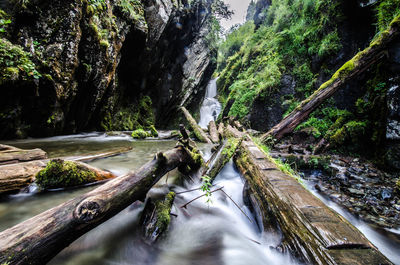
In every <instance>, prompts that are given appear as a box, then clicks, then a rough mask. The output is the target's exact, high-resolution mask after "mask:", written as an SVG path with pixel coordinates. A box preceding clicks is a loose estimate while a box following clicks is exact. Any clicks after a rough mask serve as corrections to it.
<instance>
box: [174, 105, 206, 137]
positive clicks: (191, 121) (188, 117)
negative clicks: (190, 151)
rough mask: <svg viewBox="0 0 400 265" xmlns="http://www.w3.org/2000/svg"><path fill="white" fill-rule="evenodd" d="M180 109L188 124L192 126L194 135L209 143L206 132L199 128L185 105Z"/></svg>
mask: <svg viewBox="0 0 400 265" xmlns="http://www.w3.org/2000/svg"><path fill="white" fill-rule="evenodd" d="M181 110H182V112H183V114H184V115H185V117H186V120H187V121H188V122H189V125H190V127H191V128H192V130H193V132H194V135H196V138H197V139H199V141H201V142H203V143H208V144H211V140H210V139H209V138H208V136H207V134H206V133H205V132H204V131H203V130H202V129H201V128H200V126H199V125H197V122H196V120H195V119H194V118H193V117H192V115H190V113H189V111H188V110H187V109H186V108H185V107H182V108H181Z"/></svg>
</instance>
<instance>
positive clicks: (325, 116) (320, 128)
mask: <svg viewBox="0 0 400 265" xmlns="http://www.w3.org/2000/svg"><path fill="white" fill-rule="evenodd" d="M349 115H351V113H350V112H348V111H346V110H339V109H337V108H335V107H321V108H319V109H318V110H316V111H314V112H313V113H312V114H311V115H310V117H309V118H308V119H307V120H306V121H305V122H303V123H302V124H300V125H299V126H297V128H296V130H301V129H304V128H312V129H313V135H314V137H316V138H319V137H321V136H324V135H325V134H326V133H327V132H328V130H329V129H330V128H331V127H332V126H333V125H334V123H335V122H336V121H337V120H338V119H341V118H343V117H346V116H349Z"/></svg>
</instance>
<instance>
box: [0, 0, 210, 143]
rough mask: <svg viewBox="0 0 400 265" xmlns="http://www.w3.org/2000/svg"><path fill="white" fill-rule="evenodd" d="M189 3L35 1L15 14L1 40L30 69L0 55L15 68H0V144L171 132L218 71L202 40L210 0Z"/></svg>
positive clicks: (154, 0) (157, 0)
mask: <svg viewBox="0 0 400 265" xmlns="http://www.w3.org/2000/svg"><path fill="white" fill-rule="evenodd" d="M24 2H25V1H24ZM99 3H100V4H99ZM191 5H195V4H193V3H192V4H189V3H187V1H185V0H180V1H174V0H152V1H127V0H114V1H105V2H102V1H78V0H74V1H72V0H71V1H61V0H56V1H51V2H48V1H43V0H32V1H29V2H28V3H21V4H17V5H14V6H12V7H10V8H9V9H8V10H7V12H8V13H9V15H7V16H8V17H10V19H11V21H12V23H11V24H10V25H9V26H8V28H7V32H6V33H3V34H4V35H2V36H1V40H2V41H4V42H6V41H7V40H6V39H8V40H10V41H11V43H12V45H13V46H12V47H13V49H14V48H15V49H17V48H18V49H21V52H20V53H21V54H23V55H24V56H26V57H27V58H29V59H30V60H31V62H30V61H29V62H27V63H26V61H27V60H25V61H24V62H16V60H15V59H13V57H10V56H9V55H10V54H11V53H12V52H13V51H12V50H11V51H9V50H6V49H4V50H6V51H3V49H2V50H0V57H2V58H4V59H3V61H7V60H8V61H9V63H8V65H9V64H10V63H11V66H13V67H14V68H12V69H9V68H10V67H9V66H8V65H3V63H2V64H1V65H0V68H2V69H5V70H3V71H4V72H5V73H6V74H3V78H2V80H1V82H0V89H1V91H2V97H1V100H0V103H1V104H0V106H1V107H0V125H1V126H0V127H1V129H0V138H13V137H26V136H27V135H29V136H45V135H54V134H61V133H74V132H77V131H83V130H93V129H95V130H102V129H106V130H107V129H114V130H118V129H119V130H122V129H125V130H128V129H130V130H133V129H135V127H136V126H138V125H146V126H147V125H148V124H151V123H154V122H157V123H158V124H159V125H167V124H168V123H169V122H170V119H173V118H175V117H176V115H174V114H175V113H176V112H175V110H176V109H177V108H178V107H180V106H186V107H188V108H190V109H193V106H194V105H195V103H197V102H196V101H200V100H201V96H202V93H204V88H205V87H204V84H206V82H207V80H208V79H209V77H210V76H211V72H212V70H213V64H212V62H211V61H212V60H211V59H212V54H210V50H209V49H208V43H207V42H206V41H205V40H204V36H205V35H207V34H208V31H209V23H208V21H209V18H210V12H211V1H203V2H202V3H197V4H196V6H195V8H194V7H193V6H191ZM1 15H2V16H3V17H4V16H5V15H3V14H1ZM0 46H2V45H0ZM3 46H7V45H3ZM8 46H10V45H8ZM14 46H15V47H14ZM0 48H2V47H0ZM14 57H15V56H14ZM20 57H21V56H20ZM13 60H14V61H13ZM159 95H161V96H159ZM147 96H150V98H149V97H147ZM143 102H144V103H143ZM143 105H145V107H143ZM153 112H155V114H156V115H155V117H156V120H154V114H153ZM118 113H119V115H120V116H126V117H128V118H127V119H126V120H127V121H126V122H125V124H123V126H122V125H121V123H119V124H117V125H115V122H114V120H118V119H119V118H118V117H116V115H117V114H118ZM143 117H145V118H143ZM144 119H145V120H144ZM121 127H123V128H121Z"/></svg>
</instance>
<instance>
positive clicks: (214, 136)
mask: <svg viewBox="0 0 400 265" xmlns="http://www.w3.org/2000/svg"><path fill="white" fill-rule="evenodd" d="M208 133H209V134H210V139H211V141H212V142H213V143H214V144H217V143H219V133H218V130H217V125H216V124H215V121H210V123H209V124H208Z"/></svg>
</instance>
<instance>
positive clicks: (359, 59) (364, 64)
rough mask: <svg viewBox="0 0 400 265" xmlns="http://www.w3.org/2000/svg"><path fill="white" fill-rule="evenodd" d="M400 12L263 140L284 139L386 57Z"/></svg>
mask: <svg viewBox="0 0 400 265" xmlns="http://www.w3.org/2000/svg"><path fill="white" fill-rule="evenodd" d="M399 27H400V16H397V17H396V18H395V19H394V20H393V21H392V23H391V24H390V27H389V29H388V30H386V31H384V32H382V33H381V35H380V37H379V38H378V39H377V40H375V41H373V42H372V43H371V44H370V46H369V47H368V48H366V49H365V50H363V51H361V52H359V53H358V54H357V55H356V56H354V57H353V58H352V59H351V60H350V61H348V62H347V63H345V64H344V65H343V66H342V67H341V68H340V69H339V70H338V71H337V72H336V73H335V74H334V75H333V76H332V78H331V79H330V80H329V81H327V82H326V83H324V84H322V85H321V86H320V88H319V89H318V90H317V91H315V92H314V94H312V95H311V96H310V97H309V98H307V99H306V100H304V101H303V102H301V103H300V105H299V106H298V107H297V108H296V109H294V110H293V111H292V112H291V113H290V114H289V115H288V116H286V117H285V118H284V119H283V120H282V121H281V122H279V123H278V124H277V125H275V126H274V127H273V128H272V129H271V130H270V131H269V132H267V133H266V134H264V135H263V136H262V140H263V141H268V140H269V139H271V138H272V139H276V140H280V139H281V138H282V137H284V136H285V135H286V134H288V133H291V132H293V130H294V129H295V128H296V127H297V126H298V125H299V124H300V123H302V122H303V121H304V120H306V119H307V118H308V116H309V115H310V114H311V113H312V112H313V111H314V110H315V109H316V108H318V107H319V106H320V105H321V104H322V103H323V102H324V101H325V100H326V99H327V98H329V97H331V96H332V95H333V94H334V93H335V92H336V91H337V90H338V89H339V88H341V87H343V85H344V84H345V83H347V82H348V81H349V80H351V79H353V78H354V77H355V76H358V75H360V74H361V73H363V72H364V71H366V70H367V69H368V68H369V67H370V66H371V65H373V64H375V63H377V62H378V61H379V60H381V59H382V58H384V57H385V54H386V52H385V50H386V49H387V47H388V44H389V43H391V42H392V41H393V40H394V39H395V38H396V37H397V36H398V35H399Z"/></svg>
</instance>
